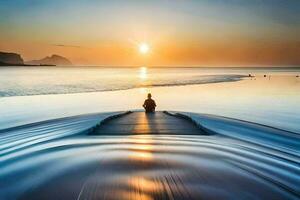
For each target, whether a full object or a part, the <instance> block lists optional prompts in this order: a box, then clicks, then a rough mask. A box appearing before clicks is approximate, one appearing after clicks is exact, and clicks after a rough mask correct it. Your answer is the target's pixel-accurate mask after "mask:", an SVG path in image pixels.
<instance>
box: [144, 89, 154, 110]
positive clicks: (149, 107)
mask: <svg viewBox="0 0 300 200" xmlns="http://www.w3.org/2000/svg"><path fill="white" fill-rule="evenodd" d="M151 97H152V95H151V94H150V93H149V94H148V98H147V99H146V100H145V102H144V104H143V107H144V108H145V112H146V113H150V112H155V107H156V103H155V101H154V100H153V99H152V98H151Z"/></svg>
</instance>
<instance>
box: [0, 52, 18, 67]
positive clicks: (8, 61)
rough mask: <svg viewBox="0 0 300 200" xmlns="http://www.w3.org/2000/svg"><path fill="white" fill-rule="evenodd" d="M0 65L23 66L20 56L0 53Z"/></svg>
mask: <svg viewBox="0 0 300 200" xmlns="http://www.w3.org/2000/svg"><path fill="white" fill-rule="evenodd" d="M0 65H24V60H23V58H22V57H21V55H20V54H17V53H7V52H0Z"/></svg>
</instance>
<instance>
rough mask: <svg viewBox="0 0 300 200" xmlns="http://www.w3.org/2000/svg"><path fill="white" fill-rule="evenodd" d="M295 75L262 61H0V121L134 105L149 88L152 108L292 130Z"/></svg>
mask: <svg viewBox="0 0 300 200" xmlns="http://www.w3.org/2000/svg"><path fill="white" fill-rule="evenodd" d="M249 74H250V75H251V76H252V77H249ZM299 74H300V68H264V67H256V68H203V67H202V68H200V67H199V68H187V67H177V68H170V67H169V68H166V67H155V68H154V67H128V68H124V67H2V68H0V110H1V117H0V128H8V127H12V126H16V125H22V124H26V123H31V122H35V121H40V120H47V119H52V118H58V117H65V116H72V115H79V114H86V113H94V112H110V111H120V110H136V109H141V105H142V103H143V101H144V99H145V98H146V95H147V93H149V92H151V93H152V95H153V98H154V99H155V100H156V103H157V105H158V107H157V109H158V110H176V111H185V112H196V113H205V114H214V115H220V116H225V117H231V118H237V119H242V120H247V121H251V122H255V123H261V124H265V125H269V126H273V127H276V128H281V129H285V130H289V131H293V132H298V133H299V132H300V117H299V113H300V106H299V105H300V104H299V102H300V78H299V77H297V75H299ZM264 75H266V77H264Z"/></svg>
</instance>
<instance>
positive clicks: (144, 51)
mask: <svg viewBox="0 0 300 200" xmlns="http://www.w3.org/2000/svg"><path fill="white" fill-rule="evenodd" d="M149 50H150V48H149V45H148V44H147V43H141V44H140V45H139V51H140V53H142V54H147V53H148V52H149Z"/></svg>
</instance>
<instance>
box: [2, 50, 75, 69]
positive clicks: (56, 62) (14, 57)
mask: <svg viewBox="0 0 300 200" xmlns="http://www.w3.org/2000/svg"><path fill="white" fill-rule="evenodd" d="M70 65H72V62H71V61H70V60H68V59H67V58H65V57H62V56H60V55H55V54H54V55H52V56H47V57H45V58H42V59H40V60H31V61H24V60H23V58H22V56H21V55H20V54H17V53H8V52H0V66H70Z"/></svg>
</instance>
